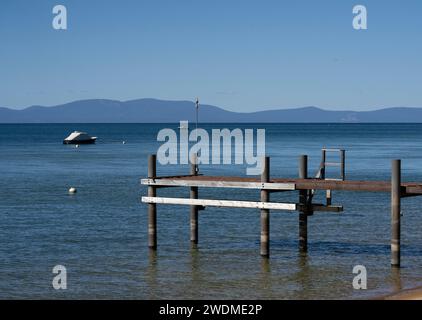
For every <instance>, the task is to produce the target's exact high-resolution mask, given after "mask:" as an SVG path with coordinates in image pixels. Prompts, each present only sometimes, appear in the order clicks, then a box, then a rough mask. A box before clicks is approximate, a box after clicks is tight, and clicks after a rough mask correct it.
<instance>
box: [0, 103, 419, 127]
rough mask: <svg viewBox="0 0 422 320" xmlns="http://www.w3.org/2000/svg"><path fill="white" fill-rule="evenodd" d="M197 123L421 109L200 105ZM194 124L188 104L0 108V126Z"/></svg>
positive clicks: (337, 118) (381, 115) (410, 113)
mask: <svg viewBox="0 0 422 320" xmlns="http://www.w3.org/2000/svg"><path fill="white" fill-rule="evenodd" d="M199 114H200V122H422V108H388V109H380V110H376V111H364V112H357V111H329V110H323V109H320V108H316V107H304V108H296V109H280V110H267V111H259V112H251V113H240V112H231V111H227V110H224V109H222V108H219V107H216V106H211V105H201V106H200V113H199ZM180 120H189V121H195V105H194V103H193V102H191V101H163V100H156V99H139V100H131V101H124V102H122V101H116V100H101V99H97V100H81V101H75V102H71V103H67V104H63V105H58V106H53V107H43V106H32V107H29V108H26V109H23V110H13V109H9V108H0V123H125V122H126V123H130V122H132V123H133V122H134V123H149V122H152V123H157V122H178V121H180Z"/></svg>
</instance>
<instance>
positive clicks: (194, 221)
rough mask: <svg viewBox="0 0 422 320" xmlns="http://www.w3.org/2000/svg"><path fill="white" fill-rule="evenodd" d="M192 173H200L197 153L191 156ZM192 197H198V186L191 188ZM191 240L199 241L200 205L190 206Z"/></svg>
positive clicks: (193, 241)
mask: <svg viewBox="0 0 422 320" xmlns="http://www.w3.org/2000/svg"><path fill="white" fill-rule="evenodd" d="M190 174H191V175H194V176H196V175H198V157H197V155H196V154H195V155H192V157H191V164H190ZM190 198H191V199H198V187H191V188H190ZM190 241H191V242H192V244H193V245H196V244H197V243H198V206H190Z"/></svg>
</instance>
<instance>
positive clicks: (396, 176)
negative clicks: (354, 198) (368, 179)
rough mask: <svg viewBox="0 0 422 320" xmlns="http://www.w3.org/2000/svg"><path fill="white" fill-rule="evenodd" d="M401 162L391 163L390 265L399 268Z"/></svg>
mask: <svg viewBox="0 0 422 320" xmlns="http://www.w3.org/2000/svg"><path fill="white" fill-rule="evenodd" d="M400 189H401V161H400V160H393V161H392V163H391V265H392V266H393V267H400V209H401V208H400V207H401V203H400V202H401V199H400V197H401V190H400Z"/></svg>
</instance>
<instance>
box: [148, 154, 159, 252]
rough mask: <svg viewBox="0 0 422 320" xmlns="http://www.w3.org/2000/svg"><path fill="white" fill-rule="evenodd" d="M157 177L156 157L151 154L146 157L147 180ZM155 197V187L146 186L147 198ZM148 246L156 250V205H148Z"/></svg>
mask: <svg viewBox="0 0 422 320" xmlns="http://www.w3.org/2000/svg"><path fill="white" fill-rule="evenodd" d="M156 175H157V156H156V155H155V154H152V155H150V156H149V157H148V179H154V178H155V177H156ZM155 196H156V187H154V186H148V197H155ZM148 246H149V247H150V248H151V249H154V250H155V249H156V248H157V205H156V204H155V203H149V204H148Z"/></svg>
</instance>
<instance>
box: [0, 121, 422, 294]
mask: <svg viewBox="0 0 422 320" xmlns="http://www.w3.org/2000/svg"><path fill="white" fill-rule="evenodd" d="M177 126H178V125H177V124H173V125H141V124H122V125H121V124H101V125H99V124H95V125H94V124H92V125H91V124H87V125H70V124H64V125H0V227H1V232H0V298H3V299H4V298H71V299H73V298H78V299H82V298H94V299H96V298H100V299H102V298H115V299H124V298H129V299H155V298H159V299H166V298H178V299H205V298H210V299H226V298H234V299H250V298H258V299H315V298H323V299H330V298H331V299H344V298H367V297H372V296H378V295H382V294H385V293H389V292H392V291H396V290H398V289H400V288H406V287H411V286H414V285H418V284H420V282H421V281H422V232H421V230H422V221H421V217H422V212H421V209H420V208H421V205H422V198H417V197H416V198H406V199H404V200H403V205H402V207H403V208H402V210H403V214H404V217H403V220H402V244H403V245H402V264H403V268H402V269H401V270H400V271H399V272H397V271H394V270H392V269H391V268H390V248H389V241H390V195H389V194H382V193H372V194H371V193H357V192H334V201H333V202H334V204H342V205H344V207H345V211H344V212H343V213H342V214H333V213H316V214H315V215H314V216H312V217H310V218H309V252H308V254H307V255H301V254H300V253H299V251H298V243H297V240H298V216H297V213H295V212H293V213H292V212H275V211H274V212H273V213H272V215H271V258H270V259H269V260H268V261H267V260H265V259H262V258H261V257H260V256H259V237H260V220H259V211H257V210H253V209H227V208H207V209H206V210H205V211H201V213H200V231H199V239H200V242H199V246H198V248H197V249H192V248H191V245H190V241H189V208H188V207H181V206H164V205H161V206H158V232H159V233H158V245H159V247H158V251H157V253H156V254H153V253H150V252H149V250H148V248H147V208H146V205H144V204H142V203H141V202H140V196H141V195H142V194H145V193H146V189H145V188H144V187H142V186H141V185H140V183H139V178H141V177H144V176H145V175H146V172H147V167H146V165H147V156H148V154H150V153H153V152H156V150H157V148H158V146H159V144H158V142H157V141H156V136H157V132H158V131H159V130H160V129H161V128H164V127H172V128H174V129H176V130H177ZM202 127H204V128H206V129H211V128H214V127H219V128H224V127H228V128H236V127H239V125H234V124H232V125H212V126H211V125H205V126H202ZM241 127H242V128H265V129H266V142H267V154H269V155H270V156H271V176H274V177H275V176H279V177H294V176H296V175H297V159H298V156H299V155H300V154H308V155H309V157H310V160H309V161H310V163H309V168H310V169H309V171H310V174H312V175H313V174H314V173H315V172H316V171H317V169H318V165H319V161H320V149H321V147H323V146H327V147H328V146H331V147H344V148H346V149H347V154H346V161H347V165H346V171H347V172H346V173H347V178H348V179H374V180H388V179H389V177H390V160H391V159H394V158H400V159H402V160H403V163H402V166H403V172H402V174H403V180H404V181H406V180H407V181H410V180H411V181H422V161H421V160H422V143H421V142H422V125H421V124H406V125H402V124H381V125H380V124H376V125H375V124H274V125H268V124H250V125H241ZM73 130H85V131H88V133H90V134H92V135H95V136H98V137H99V141H98V143H97V144H96V145H91V146H80V148H75V147H72V146H65V145H62V144H61V142H62V140H63V138H64V137H66V136H67V135H68V134H69V133H70V132H71V131H73ZM122 141H126V144H122ZM333 160H334V159H333ZM188 170H189V168H188V167H187V166H158V173H159V174H161V175H169V174H178V173H180V174H185V173H188ZM245 172H246V171H245V166H234V165H225V166H201V173H204V174H217V175H240V176H243V175H245ZM332 174H336V173H335V172H332ZM71 186H73V187H77V188H78V193H77V194H76V195H69V194H68V192H67V191H68V189H69V187H71ZM159 194H160V195H171V196H178V197H181V196H186V195H188V191H187V190H183V189H168V190H167V189H166V190H159ZM200 195H201V197H207V198H213V197H214V198H226V199H249V200H258V199H259V192H258V191H257V190H251V191H239V190H224V191H222V190H212V189H207V190H205V189H200ZM319 196H321V195H319ZM271 197H272V199H273V200H276V201H277V200H278V201H282V200H288V201H296V200H297V193H294V192H289V193H285V194H282V195H281V194H278V195H272V196H271ZM317 197H318V196H317ZM58 264H61V265H64V266H65V267H66V268H67V272H68V279H67V290H62V291H56V290H54V289H53V287H52V284H51V283H52V279H53V277H54V274H53V273H52V268H53V267H54V266H55V265H58ZM358 264H360V265H364V266H366V268H367V272H368V289H367V290H359V291H358V290H354V289H353V287H352V279H353V277H354V274H353V273H352V269H353V267H354V266H355V265H358Z"/></svg>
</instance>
